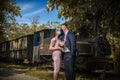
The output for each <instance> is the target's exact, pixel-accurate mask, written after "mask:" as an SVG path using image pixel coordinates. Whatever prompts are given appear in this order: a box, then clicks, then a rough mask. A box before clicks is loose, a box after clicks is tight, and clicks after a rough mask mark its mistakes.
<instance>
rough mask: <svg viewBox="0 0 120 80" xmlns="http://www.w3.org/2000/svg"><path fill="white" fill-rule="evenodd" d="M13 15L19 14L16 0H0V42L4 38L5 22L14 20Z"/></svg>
mask: <svg viewBox="0 0 120 80" xmlns="http://www.w3.org/2000/svg"><path fill="white" fill-rule="evenodd" d="M15 16H21V15H20V8H19V7H18V6H16V0H0V32H1V34H0V42H1V41H4V40H6V39H5V37H6V35H5V30H6V26H7V23H11V22H15Z"/></svg>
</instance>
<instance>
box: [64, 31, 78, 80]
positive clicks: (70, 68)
mask: <svg viewBox="0 0 120 80" xmlns="http://www.w3.org/2000/svg"><path fill="white" fill-rule="evenodd" d="M65 45H66V47H67V48H68V51H67V52H65V53H64V68H65V76H66V80H75V71H74V64H75V57H76V38H75V35H74V33H72V32H70V31H68V33H67V34H66V40H65Z"/></svg>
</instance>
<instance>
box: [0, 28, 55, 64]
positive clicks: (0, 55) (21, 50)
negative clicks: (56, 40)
mask: <svg viewBox="0 0 120 80" xmlns="http://www.w3.org/2000/svg"><path fill="white" fill-rule="evenodd" d="M53 31H54V30H52V29H45V30H40V31H37V32H35V33H34V34H29V35H25V36H22V37H19V38H16V39H13V40H10V41H5V42H2V43H0V59H1V60H3V61H5V60H6V61H11V62H16V63H23V62H27V63H31V62H45V61H51V60H52V59H51V52H50V51H49V44H50V40H51V38H52V37H53V33H54V32H53ZM36 44H37V45H36ZM36 46H38V49H36V48H35V47H36ZM36 55H37V56H36Z"/></svg>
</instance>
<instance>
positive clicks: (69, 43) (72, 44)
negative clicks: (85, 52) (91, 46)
mask: <svg viewBox="0 0 120 80" xmlns="http://www.w3.org/2000/svg"><path fill="white" fill-rule="evenodd" d="M65 44H66V47H67V48H68V49H69V50H70V54H69V55H73V56H76V50H77V49H76V38H75V34H74V33H73V32H70V31H68V33H67V36H66V42H65Z"/></svg>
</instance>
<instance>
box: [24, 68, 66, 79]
mask: <svg viewBox="0 0 120 80" xmlns="http://www.w3.org/2000/svg"><path fill="white" fill-rule="evenodd" d="M25 74H26V75H29V76H34V77H37V78H39V79H43V80H53V72H52V71H43V70H41V71H39V70H30V71H27V72H26V73H25ZM59 80H65V76H64V74H63V73H61V72H60V74H59Z"/></svg>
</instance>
